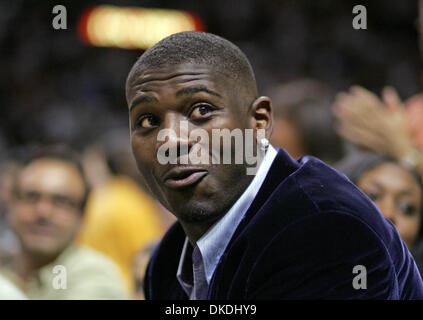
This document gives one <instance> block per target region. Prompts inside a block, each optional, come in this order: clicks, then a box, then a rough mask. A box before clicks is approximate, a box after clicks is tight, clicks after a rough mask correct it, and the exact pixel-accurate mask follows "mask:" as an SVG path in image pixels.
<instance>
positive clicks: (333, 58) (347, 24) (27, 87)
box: [0, 0, 421, 153]
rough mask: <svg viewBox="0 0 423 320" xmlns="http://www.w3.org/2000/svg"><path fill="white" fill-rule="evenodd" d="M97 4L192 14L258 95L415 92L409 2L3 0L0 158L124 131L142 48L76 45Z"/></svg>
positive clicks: (417, 66)
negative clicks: (360, 89)
mask: <svg viewBox="0 0 423 320" xmlns="http://www.w3.org/2000/svg"><path fill="white" fill-rule="evenodd" d="M57 4H61V5H64V6H65V7H66V8H67V13H68V21H67V24H68V29H67V30H54V29H53V27H52V19H53V17H54V15H53V14H52V8H53V7H54V6H55V5H57ZM96 4H115V5H122V6H140V7H155V8H172V9H183V10H187V11H190V12H193V13H196V14H197V15H199V16H200V17H201V18H202V19H203V21H204V22H205V24H206V30H207V31H209V32H212V33H216V34H218V35H220V36H223V37H225V38H227V39H229V40H231V41H233V42H234V43H236V44H237V45H239V46H240V48H241V49H242V50H243V51H244V52H245V53H246V54H247V56H248V57H249V58H250V60H251V62H252V65H253V67H254V69H255V71H256V75H257V80H258V84H259V88H260V89H261V90H265V89H266V87H267V86H269V85H273V84H275V83H277V82H280V81H287V80H291V79H294V78H296V77H303V76H307V77H312V78H316V79H318V80H321V81H323V82H325V83H327V84H328V85H329V86H330V87H331V88H332V89H333V90H335V91H339V90H345V89H347V88H348V87H349V86H350V85H352V84H360V85H363V86H364V87H367V88H369V89H371V90H375V91H377V92H379V91H380V89H381V88H382V87H383V86H384V85H386V84H390V85H393V86H394V87H396V88H397V89H398V90H399V92H400V94H401V96H402V97H403V98H407V97H409V96H410V95H413V94H415V93H417V92H419V91H420V88H421V75H420V71H421V62H420V52H419V47H418V32H417V15H418V10H417V1H413V0H368V1H348V0H347V1H346V0H342V1H341V0H319V1H315V0H309V1H300V0H280V1H276V0H274V1H270V0H269V1H259V0H243V1H241V0H239V1H228V0H214V1H197V0H159V1H152V0H145V1H134V0H126V1H80V0H78V1H75V0H72V1H71V0H69V1H60V2H59V1H43V0H38V1H36V0H32V1H30V0H13V1H0V43H1V46H0V70H1V77H0V152H3V153H4V152H5V150H10V149H11V148H16V147H19V146H22V145H27V144H29V143H36V142H42V143H46V142H55V141H65V142H68V143H70V144H71V145H73V146H74V147H76V148H78V149H80V148H82V147H84V146H85V145H86V144H87V143H89V142H90V141H92V140H95V139H96V137H97V136H98V135H100V134H102V133H103V132H105V131H107V130H109V129H110V128H114V127H120V126H126V125H127V122H128V120H127V111H126V108H127V106H126V102H125V95H124V83H125V79H126V75H127V73H128V71H129V69H130V67H131V66H132V64H133V63H134V62H135V60H136V58H137V57H138V56H139V55H140V54H141V53H142V51H138V50H123V49H116V48H96V47H90V46H87V45H85V44H83V43H82V41H81V40H80V39H79V37H78V34H77V20H78V17H79V16H80V14H81V12H82V11H83V10H84V9H85V8H87V7H89V6H91V5H96ZM357 4H362V5H365V6H366V8H367V18H368V29H367V30H354V29H353V28H352V20H353V17H354V14H353V13H352V8H353V7H354V6H355V5H357Z"/></svg>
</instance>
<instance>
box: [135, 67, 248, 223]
mask: <svg viewBox="0 0 423 320" xmlns="http://www.w3.org/2000/svg"><path fill="white" fill-rule="evenodd" d="M127 99H128V105H129V120H130V131H131V143H132V149H133V152H134V155H135V159H136V161H137V165H138V168H139V170H140V172H141V174H142V176H143V178H144V180H145V182H146V184H147V186H148V188H149V189H150V191H151V192H152V194H153V195H154V196H155V197H156V198H157V199H158V200H159V201H160V202H161V203H162V204H163V205H164V206H165V207H166V208H167V209H168V210H170V211H171V212H172V213H174V214H175V215H176V217H177V218H178V219H180V220H182V221H186V222H191V223H193V222H194V223H196V222H197V223H201V222H204V223H208V222H211V221H214V220H216V219H218V218H219V216H221V215H222V214H223V213H224V212H225V211H226V210H228V209H229V206H230V205H231V204H232V203H233V202H234V199H236V198H237V197H239V195H240V194H241V193H242V191H243V190H244V189H245V186H246V185H248V182H247V181H250V179H251V177H249V176H247V175H246V167H245V165H244V164H234V161H232V162H231V163H232V164H212V163H211V161H210V163H209V164H197V165H192V162H189V163H188V164H180V161H178V164H160V163H159V161H158V156H157V154H158V150H159V148H160V146H162V145H163V143H165V142H166V143H167V144H168V145H171V146H172V147H173V148H175V149H177V150H178V151H177V154H178V159H182V158H183V157H186V156H187V155H188V154H189V153H190V152H192V150H193V146H194V145H195V144H196V142H197V141H192V139H190V138H189V135H190V132H192V130H194V129H203V130H205V131H206V132H207V133H208V137H209V145H210V148H209V151H210V154H209V157H210V158H211V157H212V153H213V147H212V129H223V128H227V129H229V130H233V129H235V128H240V129H241V130H243V129H245V128H251V127H252V122H251V117H250V116H249V112H248V107H249V106H250V105H251V104H252V102H253V100H254V99H251V98H249V97H248V95H247V94H244V93H243V92H242V89H238V86H236V85H235V84H234V81H232V82H231V80H230V78H229V77H228V76H225V75H223V74H221V73H218V72H215V71H213V69H212V67H209V66H204V65H193V64H183V65H178V66H172V67H162V68H159V69H147V70H144V71H142V72H140V73H138V74H137V75H135V76H133V77H132V79H131V81H130V83H129V84H128V87H127ZM250 100H251V101H250ZM181 121H186V122H185V123H188V125H187V130H186V131H187V132H184V133H183V134H181V132H180V130H181ZM182 127H183V126H182ZM163 129H168V130H169V129H170V130H173V132H175V133H176V136H175V137H174V138H171V137H168V140H166V141H159V140H158V133H159V132H160V130H163ZM183 145H185V146H187V145H188V148H187V152H185V154H184V151H183V148H181V146H183ZM232 159H233V158H232ZM190 163H191V164H190Z"/></svg>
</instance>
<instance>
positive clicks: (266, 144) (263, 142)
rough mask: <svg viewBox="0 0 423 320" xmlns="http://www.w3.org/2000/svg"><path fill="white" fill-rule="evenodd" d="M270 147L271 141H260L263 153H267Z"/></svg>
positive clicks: (264, 139)
mask: <svg viewBox="0 0 423 320" xmlns="http://www.w3.org/2000/svg"><path fill="white" fill-rule="evenodd" d="M268 147H269V140H267V139H266V138H263V139H261V140H260V149H261V150H263V151H266V150H267V148H268Z"/></svg>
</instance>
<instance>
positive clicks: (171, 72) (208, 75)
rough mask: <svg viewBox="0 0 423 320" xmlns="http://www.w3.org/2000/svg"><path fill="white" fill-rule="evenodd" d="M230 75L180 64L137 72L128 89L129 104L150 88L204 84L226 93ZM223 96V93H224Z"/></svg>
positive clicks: (197, 66)
mask: <svg viewBox="0 0 423 320" xmlns="http://www.w3.org/2000/svg"><path fill="white" fill-rule="evenodd" d="M228 76H229V75H228V74H225V73H224V72H222V71H220V70H218V69H217V68H214V67H212V66H208V65H204V64H179V65H170V66H162V67H159V68H147V69H142V70H140V71H138V72H135V73H134V74H133V75H132V77H131V79H130V81H129V85H128V88H127V98H128V103H130V101H131V100H132V99H133V98H134V97H135V96H137V95H139V94H140V93H143V92H148V91H149V89H150V88H155V89H157V88H160V87H162V86H163V87H166V88H174V89H175V90H177V89H178V88H180V87H181V86H188V85H191V84H194V83H202V84H203V85H204V86H205V87H208V88H210V89H214V90H219V89H220V90H219V91H224V90H225V88H227V87H228V86H227V82H226V81H227V79H228ZM222 95H223V92H222Z"/></svg>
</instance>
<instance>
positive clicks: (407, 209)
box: [398, 202, 417, 216]
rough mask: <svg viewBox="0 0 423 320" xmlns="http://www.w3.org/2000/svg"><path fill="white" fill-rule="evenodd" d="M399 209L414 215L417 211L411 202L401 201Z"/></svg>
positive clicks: (406, 213) (407, 214)
mask: <svg viewBox="0 0 423 320" xmlns="http://www.w3.org/2000/svg"><path fill="white" fill-rule="evenodd" d="M398 209H399V210H400V211H401V212H402V213H403V214H405V215H406V216H414V215H415V214H416V213H417V208H416V207H415V206H414V205H412V204H410V203H406V202H403V203H399V204H398Z"/></svg>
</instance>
